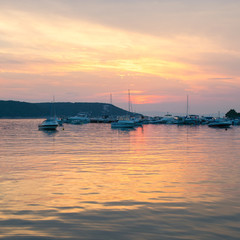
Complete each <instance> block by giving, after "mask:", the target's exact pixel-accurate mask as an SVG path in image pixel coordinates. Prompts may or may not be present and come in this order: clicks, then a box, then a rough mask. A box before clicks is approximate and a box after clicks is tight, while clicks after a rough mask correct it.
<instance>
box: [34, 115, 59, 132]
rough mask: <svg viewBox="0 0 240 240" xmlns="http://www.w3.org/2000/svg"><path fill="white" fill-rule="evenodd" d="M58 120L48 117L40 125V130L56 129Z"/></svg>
mask: <svg viewBox="0 0 240 240" xmlns="http://www.w3.org/2000/svg"><path fill="white" fill-rule="evenodd" d="M57 127H58V122H57V120H56V118H48V119H46V120H44V121H43V122H42V123H41V124H39V125H38V129H39V130H56V129H57Z"/></svg>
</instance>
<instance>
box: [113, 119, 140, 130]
mask: <svg viewBox="0 0 240 240" xmlns="http://www.w3.org/2000/svg"><path fill="white" fill-rule="evenodd" d="M135 126H136V125H135V121H133V120H131V119H129V118H128V117H125V118H120V119H119V120H117V121H116V122H112V123H111V127H112V128H134V127H135Z"/></svg>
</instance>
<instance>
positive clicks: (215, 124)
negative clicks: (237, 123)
mask: <svg viewBox="0 0 240 240" xmlns="http://www.w3.org/2000/svg"><path fill="white" fill-rule="evenodd" d="M231 125H232V122H231V121H227V120H224V119H216V120H215V121H213V122H211V123H209V124H208V126H209V127H215V128H228V127H230V126H231Z"/></svg>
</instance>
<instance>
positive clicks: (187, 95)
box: [187, 95, 189, 117]
mask: <svg viewBox="0 0 240 240" xmlns="http://www.w3.org/2000/svg"><path fill="white" fill-rule="evenodd" d="M188 107H189V106H188V95H187V117H188Z"/></svg>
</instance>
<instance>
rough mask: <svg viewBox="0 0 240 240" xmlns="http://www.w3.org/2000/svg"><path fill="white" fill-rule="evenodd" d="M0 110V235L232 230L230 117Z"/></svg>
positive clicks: (237, 159) (238, 159)
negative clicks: (196, 119)
mask: <svg viewBox="0 0 240 240" xmlns="http://www.w3.org/2000/svg"><path fill="white" fill-rule="evenodd" d="M40 122H41V120H0V134H1V138H0V239H20V240H22V239H24V240H25V239H26V240H28V239H34V240H39V239H42V240H52V239H70V240H75V239H84V240H85V239H103V240H108V239H109V240H110V239H111V240H118V239H121V240H122V239H123V240H125V239H132V240H141V239H144V240H145V239H156V240H159V239H194V240H195V239H206V240H209V239H213V240H215V239H216V240H218V239H224V240H226V239H227V240H228V239H240V183H239V180H240V147H239V146H240V127H237V126H234V127H231V128H230V129H228V130H227V131H226V130H225V129H212V128H209V127H207V126H176V125H145V126H143V128H140V127H139V128H137V129H135V130H124V131H123V130H117V129H111V127H110V125H109V124H92V123H91V124H85V125H65V126H64V130H63V127H60V128H59V129H58V131H57V132H44V131H39V130H38V128H37V125H38V123H40Z"/></svg>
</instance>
